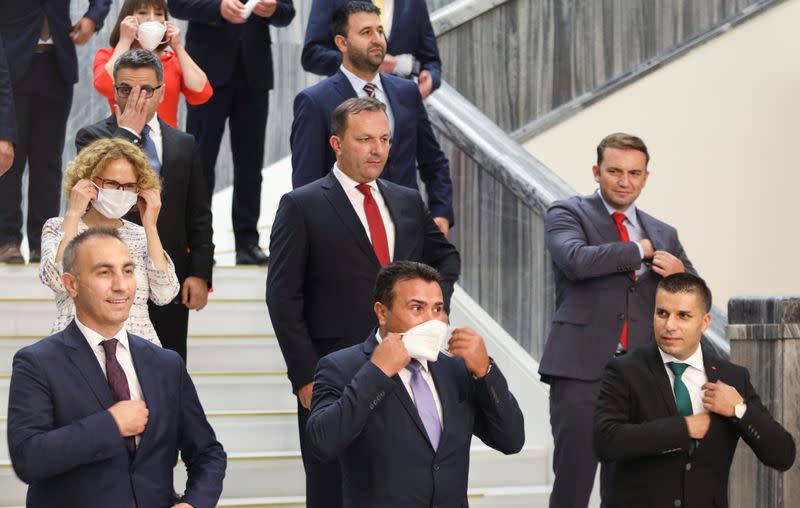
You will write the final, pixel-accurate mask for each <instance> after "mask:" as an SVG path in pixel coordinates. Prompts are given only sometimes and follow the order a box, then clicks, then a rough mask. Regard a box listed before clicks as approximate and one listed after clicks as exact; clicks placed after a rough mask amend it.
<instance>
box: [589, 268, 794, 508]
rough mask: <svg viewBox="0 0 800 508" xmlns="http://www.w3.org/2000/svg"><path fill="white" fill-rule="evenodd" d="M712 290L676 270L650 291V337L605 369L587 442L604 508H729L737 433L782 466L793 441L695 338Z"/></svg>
mask: <svg viewBox="0 0 800 508" xmlns="http://www.w3.org/2000/svg"><path fill="white" fill-rule="evenodd" d="M710 309H711V291H710V290H709V288H708V286H707V285H706V283H705V282H704V281H703V279H701V278H700V277H697V276H696V275H692V274H690V273H676V274H673V275H670V276H668V277H665V278H664V279H662V280H661V282H659V284H658V288H657V291H656V303H655V314H654V316H653V329H654V332H655V337H656V343H655V344H653V345H652V346H650V347H645V348H639V349H637V350H635V351H632V352H630V353H628V354H627V355H625V356H621V357H618V358H614V359H613V360H611V362H609V364H608V365H607V366H606V371H605V375H604V377H603V380H602V385H601V388H600V396H599V398H598V402H597V408H596V410H595V416H594V433H593V434H594V435H593V437H594V447H595V451H596V453H597V456H598V457H599V458H600V460H603V461H606V462H607V463H608V466H609V467H607V468H606V474H605V477H604V478H602V479H601V495H602V498H603V506H604V507H631V508H634V507H641V506H675V507H702V506H727V505H728V503H727V497H728V496H727V493H728V472H729V470H730V465H731V461H732V460H733V454H734V452H735V451H736V444H737V443H738V441H739V438H742V439H744V441H745V442H746V443H747V444H748V445H749V446H750V448H751V449H752V450H753V451H754V452H755V454H756V456H758V458H759V460H761V462H763V463H764V464H765V465H767V466H770V467H773V468H775V469H778V470H781V471H785V470H787V469H789V468H790V467H791V466H792V463H793V462H794V459H795V444H794V440H793V438H792V436H791V434H789V433H788V432H787V431H786V430H785V429H784V428H783V427H782V426H781V425H780V424H779V423H778V422H776V421H775V420H774V419H773V418H772V416H771V415H770V414H769V411H767V409H766V408H765V407H764V405H763V404H762V403H761V399H760V398H759V396H758V394H757V393H756V391H755V389H754V388H753V385H752V384H750V374H749V372H748V371H747V369H745V368H744V367H741V366H738V365H734V364H733V363H731V362H730V361H728V360H725V359H723V358H720V357H719V356H717V355H715V354H714V352H713V351H712V350H711V349H708V348H704V347H702V346H701V344H700V339H701V337H702V335H703V332H704V331H705V330H706V329H707V328H708V326H709V325H710V324H711V314H710V313H709V311H710Z"/></svg>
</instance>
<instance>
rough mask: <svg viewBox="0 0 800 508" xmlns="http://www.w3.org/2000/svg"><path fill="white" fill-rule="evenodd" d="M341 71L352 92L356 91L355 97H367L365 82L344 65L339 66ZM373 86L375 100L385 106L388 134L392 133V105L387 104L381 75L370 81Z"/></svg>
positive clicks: (387, 100) (387, 99)
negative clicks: (387, 118)
mask: <svg viewBox="0 0 800 508" xmlns="http://www.w3.org/2000/svg"><path fill="white" fill-rule="evenodd" d="M339 68H340V69H341V70H342V73H343V74H344V75H345V76H346V77H347V80H348V81H349V82H350V86H352V87H353V90H355V91H356V96H357V97H368V95H367V91H366V90H364V85H366V84H367V82H366V81H364V80H363V79H361V78H359V77H358V76H356V75H355V74H353V73H352V72H350V71H349V70H347V69H345V67H344V65H341V66H339ZM370 83H372V84H373V85H375V98H376V99H378V100H379V101H381V102H382V103H383V104H384V105H385V106H386V116H388V117H389V132H390V133H394V115H393V114H392V105H391V104H389V98H388V97H387V96H386V91H385V90H384V89H383V83H382V82H381V75H380V73H378V74H376V75H375V77H374V78H372V81H370Z"/></svg>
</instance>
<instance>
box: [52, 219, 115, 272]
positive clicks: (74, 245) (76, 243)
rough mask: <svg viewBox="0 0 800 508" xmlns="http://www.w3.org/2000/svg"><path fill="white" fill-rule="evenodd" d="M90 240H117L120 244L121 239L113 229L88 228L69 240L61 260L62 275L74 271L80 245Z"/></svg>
mask: <svg viewBox="0 0 800 508" xmlns="http://www.w3.org/2000/svg"><path fill="white" fill-rule="evenodd" d="M92 238H116V239H117V240H119V241H120V242H122V238H120V236H119V232H118V231H117V230H116V229H114V228H109V227H97V228H89V229H87V230H86V231H84V232H83V233H79V234H78V235H77V236H76V237H75V238H73V239H72V240H70V242H69V243H68V244H67V246H66V248H65V249H64V254H63V256H62V258H61V261H62V264H63V265H64V273H72V270H73V269H75V260H76V259H77V257H78V247H80V246H81V244H83V243H84V242H86V241H87V240H91V239H92ZM123 243H124V242H123Z"/></svg>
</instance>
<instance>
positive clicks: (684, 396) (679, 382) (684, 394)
mask: <svg viewBox="0 0 800 508" xmlns="http://www.w3.org/2000/svg"><path fill="white" fill-rule="evenodd" d="M667 365H668V366H669V368H670V370H671V371H672V373H673V374H675V383H674V384H673V385H672V390H673V392H675V406H677V408H678V414H679V415H680V416H692V415H693V414H694V410H693V409H692V398H691V397H690V396H689V389H688V388H686V385H685V384H684V382H683V379H682V378H681V376H683V373H684V372H686V369H687V368H688V367H689V364H688V363H678V362H667ZM696 446H697V444H696V443H695V441H694V440H692V444H691V445H689V454H690V455H691V454H692V452H694V449H695V447H696Z"/></svg>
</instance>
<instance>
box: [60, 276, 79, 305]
mask: <svg viewBox="0 0 800 508" xmlns="http://www.w3.org/2000/svg"><path fill="white" fill-rule="evenodd" d="M61 284H63V285H64V289H66V290H67V293H69V296H70V298H73V299H74V298H75V297H76V296H78V278H77V277H75V276H74V275H73V274H71V273H69V272H64V273H63V274H62V275H61Z"/></svg>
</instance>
